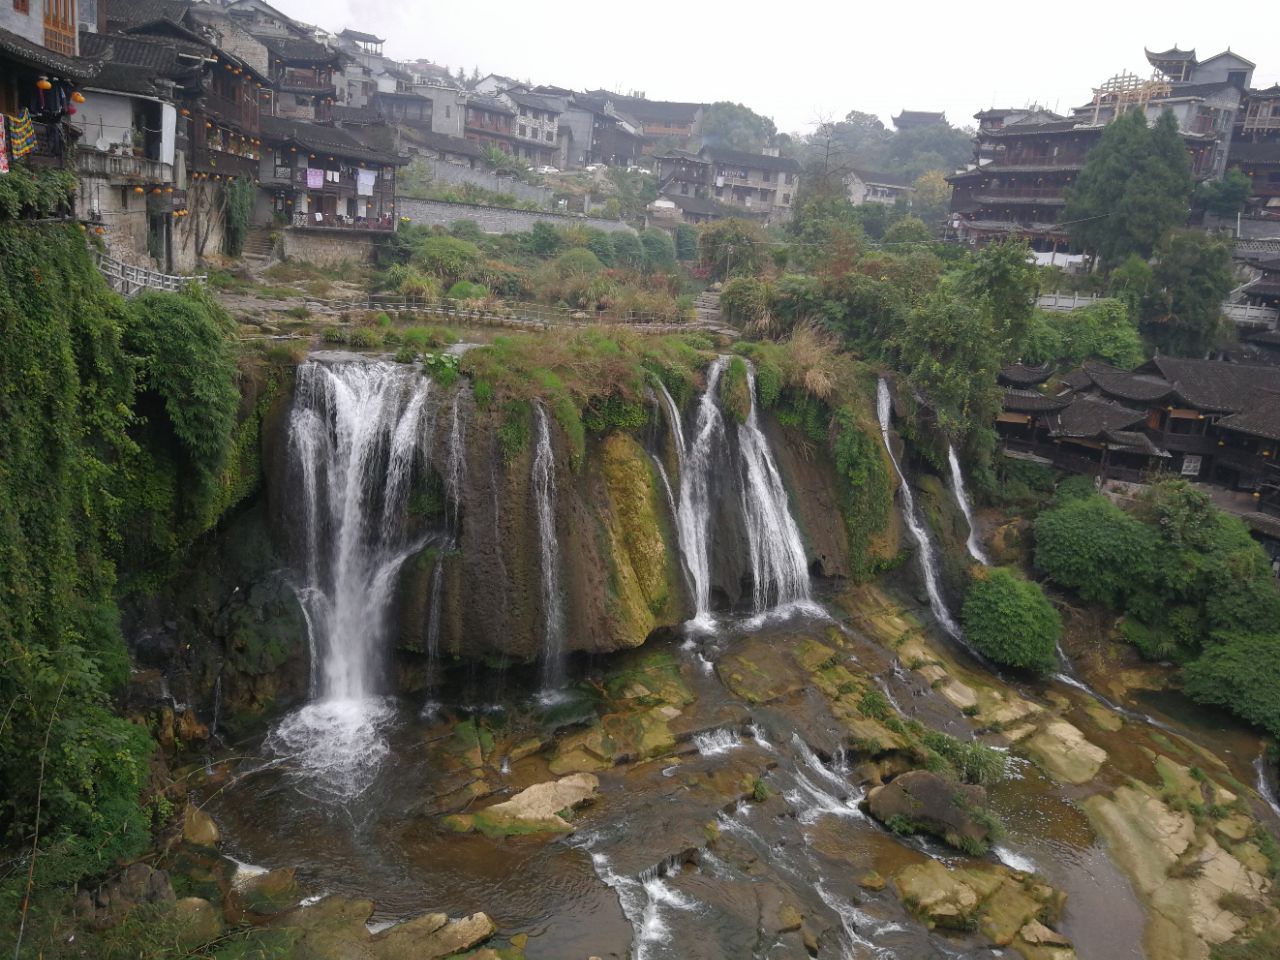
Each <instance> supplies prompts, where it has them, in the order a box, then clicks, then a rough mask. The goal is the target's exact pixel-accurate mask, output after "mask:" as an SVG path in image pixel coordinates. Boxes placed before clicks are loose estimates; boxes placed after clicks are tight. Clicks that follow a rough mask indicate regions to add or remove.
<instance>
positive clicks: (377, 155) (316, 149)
mask: <svg viewBox="0 0 1280 960" xmlns="http://www.w3.org/2000/svg"><path fill="white" fill-rule="evenodd" d="M262 137H263V139H264V140H267V141H273V140H274V141H276V142H281V141H288V142H292V143H296V144H298V146H300V147H306V148H307V149H308V150H309V151H311V152H313V153H317V154H324V155H326V156H330V155H332V156H338V157H342V158H343V159H344V160H363V161H365V162H366V163H378V164H385V165H393V164H394V165H399V164H403V163H405V160H404V159H403V158H401V157H398V156H396V155H395V154H390V153H385V152H383V151H381V150H370V149H369V148H368V147H366V146H365V145H364V144H362V143H361V142H360V141H359V140H358V139H356V137H355V136H353V135H352V134H351V133H349V132H348V131H346V130H340V129H338V128H337V127H322V126H320V125H319V124H315V123H307V122H306V121H304V120H289V119H286V118H284V117H263V118H262Z"/></svg>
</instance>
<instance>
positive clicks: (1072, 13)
mask: <svg viewBox="0 0 1280 960" xmlns="http://www.w3.org/2000/svg"><path fill="white" fill-rule="evenodd" d="M1269 2H1271V0H1264V2H1263V3H1262V5H1261V6H1255V7H1253V8H1252V9H1253V10H1254V11H1255V13H1256V12H1257V11H1259V10H1262V9H1264V8H1265V7H1266V6H1267V5H1268V3H1269ZM274 5H275V6H276V7H278V8H279V9H280V10H282V11H284V12H285V13H287V14H289V15H290V16H293V17H296V18H298V19H299V20H303V21H305V22H308V23H316V24H319V25H321V26H324V27H326V28H328V29H330V30H333V31H335V32H337V31H340V30H341V29H342V28H343V27H351V28H353V29H356V30H361V31H364V32H366V33H373V34H376V35H378V36H380V37H386V38H387V43H386V45H385V46H384V48H383V52H384V53H386V54H387V55H388V56H391V57H394V58H396V59H399V60H409V59H416V58H418V57H423V58H426V59H428V60H432V61H434V62H435V63H439V64H447V65H449V66H450V67H451V68H453V69H454V70H455V71H456V69H457V67H458V66H459V65H462V66H464V67H465V68H466V70H467V72H468V73H470V71H471V68H472V67H473V66H479V68H480V71H481V73H482V74H483V73H500V74H505V75H507V76H512V77H516V78H517V79H522V80H523V79H526V78H527V79H531V80H533V82H534V83H551V84H556V85H559V86H564V87H571V88H574V89H588V88H590V89H594V88H597V87H605V88H608V89H613V90H619V91H623V92H626V91H628V90H632V89H635V90H643V91H644V92H645V93H646V94H647V95H648V96H649V97H650V98H651V99H655V100H692V101H698V102H707V103H710V102H713V101H716V100H733V101H736V102H741V103H745V104H746V105H747V106H749V107H751V108H752V109H753V110H755V111H757V112H758V113H762V114H765V115H766V116H770V117H772V118H773V119H774V121H775V122H776V123H777V125H778V129H779V130H783V131H789V132H794V131H797V130H801V131H803V130H807V129H808V128H810V127H811V126H812V125H813V124H814V123H816V122H818V121H819V120H821V119H826V118H840V117H843V116H844V115H845V114H846V113H847V112H848V111H849V110H852V109H858V110H863V111H866V112H868V113H875V114H878V115H879V116H880V117H881V118H882V119H883V120H884V121H885V123H886V125H888V123H889V117H890V115H891V114H895V113H897V112H898V111H899V110H901V109H902V108H904V107H905V108H907V109H911V110H945V111H946V114H947V118H948V119H949V120H951V121H952V122H953V123H955V124H956V125H957V126H963V125H966V124H969V123H971V122H972V120H971V117H972V115H973V114H974V113H975V112H976V111H978V110H980V109H983V108H986V107H990V106H1022V105H1024V104H1026V103H1027V102H1029V101H1038V102H1039V103H1041V104H1042V105H1045V106H1048V107H1049V108H1051V109H1052V108H1054V107H1055V106H1056V107H1057V108H1059V110H1060V112H1066V111H1067V110H1068V108H1070V107H1072V106H1076V105H1079V104H1082V103H1086V102H1087V101H1088V100H1089V98H1090V96H1091V88H1092V87H1093V86H1094V85H1095V84H1097V83H1100V82H1101V81H1103V80H1105V79H1106V78H1107V77H1109V76H1111V75H1112V74H1115V73H1118V72H1119V71H1121V70H1130V71H1133V72H1135V73H1138V74H1140V75H1142V76H1147V75H1148V74H1149V73H1150V67H1149V66H1148V64H1147V62H1146V59H1145V58H1144V56H1143V53H1142V50H1143V46H1144V45H1145V46H1147V47H1150V48H1151V49H1152V50H1165V49H1167V48H1169V47H1171V46H1173V45H1174V43H1177V44H1178V45H1179V46H1180V47H1181V48H1182V49H1184V50H1185V49H1187V48H1189V47H1194V48H1195V49H1196V52H1197V53H1198V55H1199V56H1200V57H1201V58H1202V59H1203V58H1205V57H1207V56H1210V55H1212V54H1214V53H1218V52H1220V51H1222V50H1224V49H1226V48H1227V47H1228V46H1230V47H1232V49H1234V50H1235V51H1236V52H1238V53H1240V54H1241V55H1243V56H1245V57H1247V58H1249V59H1250V60H1253V61H1255V62H1256V63H1257V64H1258V68H1257V70H1256V71H1255V72H1254V85H1255V86H1259V87H1262V86H1270V85H1271V84H1272V83H1274V82H1276V81H1280V50H1277V49H1276V48H1275V45H1274V43H1273V42H1272V41H1273V40H1274V36H1272V35H1271V34H1269V33H1268V32H1267V31H1258V30H1257V29H1256V25H1257V23H1258V22H1260V21H1258V20H1257V18H1256V17H1254V18H1253V19H1252V20H1251V19H1250V18H1249V17H1248V16H1244V17H1241V16H1236V15H1233V14H1232V11H1233V10H1235V8H1232V7H1229V6H1224V7H1221V8H1215V7H1214V6H1213V5H1206V4H1205V3H1204V2H1203V0H1162V2H1160V3H1159V4H1154V5H1152V4H1147V3H1140V2H1137V0H1076V2H1074V3H1070V4H1067V3H1053V4H1051V3H1039V4H1035V3H1028V2H1026V0H986V2H984V3H981V4H972V3H964V2H955V0H951V2H946V3H944V2H940V0H898V2H892V0H890V2H883V0H882V2H878V3H867V2H858V0H853V2H849V0H828V2H821V0H710V2H707V0H677V2H675V3H671V2H665V3H664V2H636V0H631V2H628V0H590V2H588V0H481V2H468V0H431V2H429V3H427V2H423V0H278V2H276V3H274ZM1236 12H1239V11H1236ZM1251 24H1252V25H1253V26H1252V27H1251Z"/></svg>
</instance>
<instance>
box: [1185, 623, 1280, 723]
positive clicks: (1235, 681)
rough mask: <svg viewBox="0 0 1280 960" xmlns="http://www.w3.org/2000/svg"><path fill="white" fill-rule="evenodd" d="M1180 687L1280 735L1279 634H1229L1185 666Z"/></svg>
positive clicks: (1204, 700) (1196, 697) (1203, 700)
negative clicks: (1182, 685) (1182, 683)
mask: <svg viewBox="0 0 1280 960" xmlns="http://www.w3.org/2000/svg"><path fill="white" fill-rule="evenodd" d="M1183 679H1184V689H1185V691H1186V692H1187V694H1188V695H1189V696H1191V697H1192V698H1193V699H1195V700H1198V701H1199V702H1201V703H1210V704H1214V705H1216V706H1220V707H1226V708H1227V709H1228V710H1230V711H1231V712H1232V713H1234V714H1236V715H1237V716H1240V717H1243V718H1244V719H1245V720H1248V721H1249V722H1250V723H1254V724H1257V725H1258V726H1259V727H1261V728H1262V729H1264V730H1266V731H1267V732H1268V733H1269V734H1271V735H1272V736H1273V737H1280V632H1273V633H1270V634H1228V635H1226V636H1224V637H1222V638H1221V639H1220V640H1218V641H1215V642H1213V643H1210V644H1208V645H1206V647H1205V649H1204V651H1203V652H1202V653H1201V655H1200V656H1199V657H1198V658H1197V659H1196V660H1194V661H1193V662H1191V663H1189V664H1187V665H1186V667H1185V668H1184V669H1183Z"/></svg>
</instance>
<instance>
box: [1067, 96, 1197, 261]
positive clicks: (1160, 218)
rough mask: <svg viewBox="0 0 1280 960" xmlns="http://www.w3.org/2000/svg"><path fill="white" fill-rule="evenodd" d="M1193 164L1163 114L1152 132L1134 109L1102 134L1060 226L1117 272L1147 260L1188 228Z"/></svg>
mask: <svg viewBox="0 0 1280 960" xmlns="http://www.w3.org/2000/svg"><path fill="white" fill-rule="evenodd" d="M1191 188H1192V178H1191V164H1190V161H1189V160H1188V159H1187V151H1186V146H1185V145H1184V143H1183V141H1182V136H1181V134H1180V133H1179V132H1178V124H1177V120H1176V119H1175V118H1174V116H1173V114H1172V113H1170V112H1168V111H1166V112H1165V113H1164V114H1163V115H1162V116H1161V117H1160V119H1159V120H1158V121H1157V122H1156V125H1155V127H1154V128H1149V127H1148V126H1147V121H1146V117H1145V115H1144V114H1143V113H1142V112H1141V111H1139V110H1131V111H1129V112H1127V113H1125V114H1122V115H1121V116H1120V117H1119V118H1117V119H1116V120H1114V121H1113V122H1112V123H1111V124H1110V125H1109V126H1108V127H1107V128H1106V130H1104V131H1103V133H1102V137H1101V139H1100V140H1099V141H1098V144H1097V146H1095V147H1094V148H1093V150H1092V151H1091V152H1090V153H1089V156H1088V159H1087V160H1086V162H1085V165H1084V169H1083V170H1082V171H1081V172H1080V177H1079V179H1078V180H1077V181H1076V182H1075V184H1073V185H1072V186H1071V187H1069V188H1068V189H1067V204H1066V207H1065V208H1064V210H1063V214H1062V219H1063V221H1064V222H1065V223H1067V224H1068V229H1069V230H1070V233H1071V239H1072V240H1073V241H1074V242H1075V243H1077V244H1078V245H1080V246H1082V247H1084V248H1085V249H1086V250H1089V251H1090V252H1092V253H1094V254H1096V255H1097V256H1098V257H1100V258H1101V260H1102V263H1103V265H1104V267H1106V268H1108V269H1109V268H1110V267H1113V266H1115V265H1117V264H1119V263H1121V262H1122V261H1124V259H1125V258H1126V257H1128V256H1129V255H1130V254H1135V253H1136V254H1138V255H1139V256H1142V257H1149V256H1150V255H1151V253H1152V251H1153V250H1154V249H1155V246H1156V244H1157V242H1158V241H1159V240H1160V238H1161V237H1163V236H1164V235H1165V234H1166V233H1167V232H1168V231H1169V230H1170V229H1171V228H1173V227H1175V226H1178V225H1180V224H1182V223H1185V222H1186V218H1187V206H1188V203H1189V201H1190V199H1191Z"/></svg>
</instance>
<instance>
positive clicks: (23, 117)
mask: <svg viewBox="0 0 1280 960" xmlns="http://www.w3.org/2000/svg"><path fill="white" fill-rule="evenodd" d="M35 148H36V128H35V126H34V125H33V124H32V123H31V114H30V113H28V112H27V111H26V110H25V109H24V110H23V111H22V113H20V114H18V115H17V116H16V117H10V118H9V150H10V152H12V153H13V159H15V160H21V159H22V158H23V157H25V156H26V155H27V154H28V153H30V152H31V151H32V150H34V149H35Z"/></svg>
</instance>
